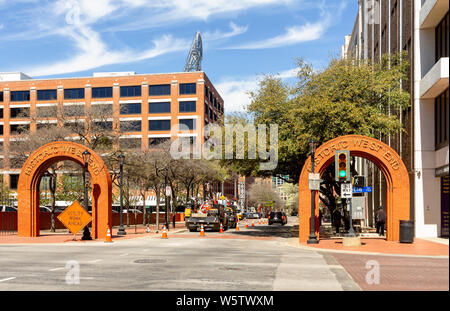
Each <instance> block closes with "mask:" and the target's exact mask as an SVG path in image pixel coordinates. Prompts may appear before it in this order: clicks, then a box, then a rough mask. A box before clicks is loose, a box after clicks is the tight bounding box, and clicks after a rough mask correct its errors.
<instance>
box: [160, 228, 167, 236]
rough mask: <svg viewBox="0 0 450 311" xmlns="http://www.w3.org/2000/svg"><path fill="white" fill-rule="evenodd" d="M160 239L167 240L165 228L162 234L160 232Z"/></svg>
mask: <svg viewBox="0 0 450 311" xmlns="http://www.w3.org/2000/svg"><path fill="white" fill-rule="evenodd" d="M161 238H162V239H167V231H166V226H164V227H163V232H162V235H161Z"/></svg>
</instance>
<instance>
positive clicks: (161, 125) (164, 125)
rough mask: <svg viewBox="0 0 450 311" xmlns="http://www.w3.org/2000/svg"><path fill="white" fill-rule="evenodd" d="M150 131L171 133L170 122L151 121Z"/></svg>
mask: <svg viewBox="0 0 450 311" xmlns="http://www.w3.org/2000/svg"><path fill="white" fill-rule="evenodd" d="M148 130H149V131H170V120H149V121H148Z"/></svg>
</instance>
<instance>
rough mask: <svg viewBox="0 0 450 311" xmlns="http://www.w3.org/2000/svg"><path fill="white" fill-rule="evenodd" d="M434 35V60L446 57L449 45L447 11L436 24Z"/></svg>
mask: <svg viewBox="0 0 450 311" xmlns="http://www.w3.org/2000/svg"><path fill="white" fill-rule="evenodd" d="M434 35H435V43H436V45H435V54H436V62H438V61H439V59H441V58H442V57H448V47H449V42H448V38H449V16H448V11H447V14H445V16H444V18H443V19H442V20H441V21H440V23H439V24H438V25H437V26H436V28H435V30H434Z"/></svg>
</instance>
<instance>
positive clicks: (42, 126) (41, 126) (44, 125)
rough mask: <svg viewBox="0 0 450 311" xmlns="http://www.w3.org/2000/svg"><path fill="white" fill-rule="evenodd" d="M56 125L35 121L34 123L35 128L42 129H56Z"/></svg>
mask: <svg viewBox="0 0 450 311" xmlns="http://www.w3.org/2000/svg"><path fill="white" fill-rule="evenodd" d="M57 127H58V124H57V123H48V122H46V123H37V124H36V129H37V130H42V129H46V130H50V129H54V130H56V129H57Z"/></svg>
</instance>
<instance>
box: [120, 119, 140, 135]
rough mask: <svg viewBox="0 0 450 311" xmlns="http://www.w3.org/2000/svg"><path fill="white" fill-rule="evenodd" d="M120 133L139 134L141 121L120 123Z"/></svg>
mask: <svg viewBox="0 0 450 311" xmlns="http://www.w3.org/2000/svg"><path fill="white" fill-rule="evenodd" d="M120 131H121V132H140V131H141V121H138V120H131V121H120Z"/></svg>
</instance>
